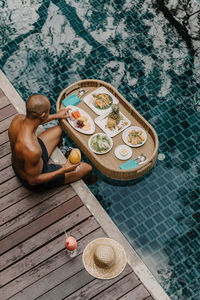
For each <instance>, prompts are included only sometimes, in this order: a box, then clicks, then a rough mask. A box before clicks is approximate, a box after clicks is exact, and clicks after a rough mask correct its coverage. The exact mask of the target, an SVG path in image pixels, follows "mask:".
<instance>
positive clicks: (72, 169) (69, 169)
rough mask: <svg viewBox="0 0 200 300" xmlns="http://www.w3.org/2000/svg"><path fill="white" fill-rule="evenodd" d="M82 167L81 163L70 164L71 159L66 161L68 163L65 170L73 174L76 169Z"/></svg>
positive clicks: (64, 166)
mask: <svg viewBox="0 0 200 300" xmlns="http://www.w3.org/2000/svg"><path fill="white" fill-rule="evenodd" d="M79 165H80V162H79V163H78V164H72V163H70V161H69V159H68V160H67V161H66V163H65V164H64V165H62V166H63V168H64V169H65V172H71V171H74V170H75V169H76V167H78V166H79Z"/></svg>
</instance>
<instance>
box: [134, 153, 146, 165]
mask: <svg viewBox="0 0 200 300" xmlns="http://www.w3.org/2000/svg"><path fill="white" fill-rule="evenodd" d="M135 160H136V161H137V163H138V165H141V164H143V163H144V162H145V161H146V156H145V155H143V154H141V155H138V157H137V158H136V159H135Z"/></svg>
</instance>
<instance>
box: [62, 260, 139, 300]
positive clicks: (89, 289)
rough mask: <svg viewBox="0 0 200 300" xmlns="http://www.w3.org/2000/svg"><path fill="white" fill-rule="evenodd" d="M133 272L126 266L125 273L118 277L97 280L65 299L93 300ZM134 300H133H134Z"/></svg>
mask: <svg viewBox="0 0 200 300" xmlns="http://www.w3.org/2000/svg"><path fill="white" fill-rule="evenodd" d="M131 272H133V270H132V269H131V267H130V266H129V265H127V266H126V268H125V269H124V271H123V272H122V273H121V274H120V275H119V276H117V277H115V278H113V279H110V280H100V279H95V280H93V281H92V282H90V283H89V284H87V285H85V286H84V287H82V288H81V289H79V290H77V291H76V292H74V293H73V294H72V295H70V296H68V297H67V298H65V299H66V300H82V299H91V298H92V297H94V296H95V295H97V294H100V293H101V292H102V291H104V290H105V289H107V288H108V287H110V286H111V285H113V284H115V283H116V282H117V281H119V280H120V279H122V278H123V277H124V276H126V275H128V274H130V273H131ZM132 300H133V298H132Z"/></svg>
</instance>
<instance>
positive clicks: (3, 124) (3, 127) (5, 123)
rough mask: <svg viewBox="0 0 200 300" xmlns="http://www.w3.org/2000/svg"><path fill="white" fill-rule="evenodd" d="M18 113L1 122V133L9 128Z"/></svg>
mask: <svg viewBox="0 0 200 300" xmlns="http://www.w3.org/2000/svg"><path fill="white" fill-rule="evenodd" d="M16 115H17V114H14V115H12V116H10V117H8V118H7V119H5V120H3V121H1V122H0V133H2V132H4V131H5V130H8V128H9V126H10V123H11V121H12V119H14V117H15V116H16Z"/></svg>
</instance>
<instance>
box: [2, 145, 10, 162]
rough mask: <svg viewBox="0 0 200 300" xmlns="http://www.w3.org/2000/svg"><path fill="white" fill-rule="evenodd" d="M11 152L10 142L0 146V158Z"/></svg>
mask: <svg viewBox="0 0 200 300" xmlns="http://www.w3.org/2000/svg"><path fill="white" fill-rule="evenodd" d="M10 152H11V148H10V142H6V143H4V144H2V145H0V158H1V157H3V156H5V155H7V154H8V153H10Z"/></svg>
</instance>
